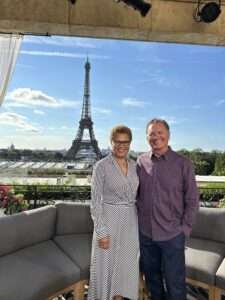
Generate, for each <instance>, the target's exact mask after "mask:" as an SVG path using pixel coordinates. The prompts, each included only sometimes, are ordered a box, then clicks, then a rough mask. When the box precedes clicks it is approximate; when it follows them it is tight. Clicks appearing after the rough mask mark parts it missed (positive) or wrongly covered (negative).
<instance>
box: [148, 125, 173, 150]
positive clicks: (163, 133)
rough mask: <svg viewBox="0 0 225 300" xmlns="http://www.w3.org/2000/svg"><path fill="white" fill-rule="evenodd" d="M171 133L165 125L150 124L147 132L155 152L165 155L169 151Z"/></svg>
mask: <svg viewBox="0 0 225 300" xmlns="http://www.w3.org/2000/svg"><path fill="white" fill-rule="evenodd" d="M169 136H170V135H169V131H168V130H167V128H166V127H165V126H164V124H163V123H155V124H150V125H149V127H148V130H147V140H148V143H149V145H150V146H151V148H152V151H153V152H156V153H159V154H163V153H165V152H166V151H167V149H168V142H169Z"/></svg>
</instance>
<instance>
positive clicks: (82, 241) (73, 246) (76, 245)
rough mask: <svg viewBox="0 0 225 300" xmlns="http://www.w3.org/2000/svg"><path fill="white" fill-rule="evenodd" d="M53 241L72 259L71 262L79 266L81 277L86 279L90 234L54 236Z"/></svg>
mask: <svg viewBox="0 0 225 300" xmlns="http://www.w3.org/2000/svg"><path fill="white" fill-rule="evenodd" d="M54 241H55V242H56V244H57V245H58V246H59V247H60V248H61V249H62V250H63V251H64V252H65V253H66V254H67V255H68V256H69V257H70V258H71V259H72V260H73V262H74V263H75V264H76V265H77V266H79V268H80V273H81V274H80V276H81V279H88V278H89V269H90V260H91V243H92V235H91V234H72V235H64V236H56V237H55V238H54Z"/></svg>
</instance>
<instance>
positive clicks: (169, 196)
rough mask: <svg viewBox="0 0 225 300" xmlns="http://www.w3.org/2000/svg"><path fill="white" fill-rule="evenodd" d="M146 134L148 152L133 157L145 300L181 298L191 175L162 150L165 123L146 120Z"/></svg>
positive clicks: (192, 197) (179, 159)
mask: <svg viewBox="0 0 225 300" xmlns="http://www.w3.org/2000/svg"><path fill="white" fill-rule="evenodd" d="M146 133H147V140H148V143H149V145H150V147H151V151H150V152H147V153H144V154H142V155H141V156H140V157H139V158H138V175H139V179H140V187H139V195H138V203H137V205H138V217H139V229H140V247H141V270H142V272H143V273H144V276H145V280H146V284H147V287H148V289H149V291H150V292H151V300H163V299H167V300H186V285H185V255H184V250H185V237H187V236H188V235H189V234H190V232H191V228H192V225H193V223H194V220H195V217H196V213H197V211H198V207H199V203H198V192H197V186H196V181H195V175H194V171H193V167H192V164H191V162H190V161H189V160H188V159H187V158H184V157H183V156H181V155H179V154H178V153H176V152H174V151H173V150H172V149H171V148H170V147H169V146H168V142H169V137H170V129H169V125H168V124H167V122H166V121H165V120H161V119H153V120H151V121H150V122H149V123H148V124H147V128H146ZM165 290H166V291H165Z"/></svg>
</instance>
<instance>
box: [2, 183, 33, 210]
mask: <svg viewBox="0 0 225 300" xmlns="http://www.w3.org/2000/svg"><path fill="white" fill-rule="evenodd" d="M0 207H1V208H3V209H4V213H5V214H6V215H11V214H14V213H18V212H21V211H24V210H27V209H28V207H29V205H28V202H27V201H26V200H25V199H24V196H23V194H15V191H14V189H13V187H12V186H10V185H0Z"/></svg>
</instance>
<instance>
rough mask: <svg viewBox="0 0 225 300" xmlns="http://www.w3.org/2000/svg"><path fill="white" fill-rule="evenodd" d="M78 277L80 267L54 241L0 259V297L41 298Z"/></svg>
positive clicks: (12, 298)
mask: <svg viewBox="0 0 225 300" xmlns="http://www.w3.org/2000/svg"><path fill="white" fill-rule="evenodd" d="M79 280H80V269H79V267H78V266H76V265H75V264H74V263H73V262H72V261H71V260H70V258H69V257H67V256H66V255H65V254H64V253H63V252H62V251H61V250H60V249H59V247H57V245H56V244H55V243H54V242H53V241H46V242H43V243H40V244H37V245H35V246H31V247H29V248H26V249H23V250H19V251H17V252H15V253H12V254H10V255H6V256H2V257H1V258H0V299H1V300H9V299H10V300H44V299H46V298H47V297H48V296H50V295H51V294H54V293H55V292H57V291H59V290H61V289H63V288H66V287H67V286H69V285H71V284H73V283H75V282H78V281H79Z"/></svg>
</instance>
